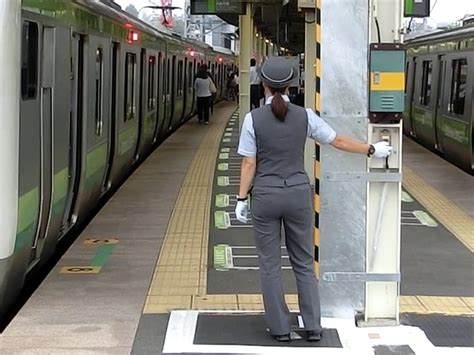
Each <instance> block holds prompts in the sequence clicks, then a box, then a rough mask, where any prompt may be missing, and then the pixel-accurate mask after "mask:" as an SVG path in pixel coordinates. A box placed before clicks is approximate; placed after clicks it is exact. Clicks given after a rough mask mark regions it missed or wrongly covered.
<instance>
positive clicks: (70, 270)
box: [59, 266, 102, 274]
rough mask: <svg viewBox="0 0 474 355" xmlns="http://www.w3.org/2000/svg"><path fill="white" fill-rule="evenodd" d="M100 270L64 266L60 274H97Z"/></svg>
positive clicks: (91, 267)
mask: <svg viewBox="0 0 474 355" xmlns="http://www.w3.org/2000/svg"><path fill="white" fill-rule="evenodd" d="M101 269H102V268H101V267H99V266H64V267H62V268H61V269H60V270H59V273H60V274H98V273H99V272H100V270H101Z"/></svg>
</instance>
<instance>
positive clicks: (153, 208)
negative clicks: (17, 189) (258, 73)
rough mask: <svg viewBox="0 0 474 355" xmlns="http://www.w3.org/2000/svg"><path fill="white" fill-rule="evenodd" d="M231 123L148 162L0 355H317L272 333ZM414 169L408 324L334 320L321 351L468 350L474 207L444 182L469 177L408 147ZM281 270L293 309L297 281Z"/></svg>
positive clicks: (37, 296)
mask: <svg viewBox="0 0 474 355" xmlns="http://www.w3.org/2000/svg"><path fill="white" fill-rule="evenodd" d="M234 112H235V107H234V106H229V105H225V104H219V105H217V106H216V108H215V113H214V116H213V118H212V120H211V124H210V125H209V126H201V125H198V124H197V123H196V121H195V120H192V121H190V122H189V123H187V124H186V125H184V126H183V127H182V128H180V129H179V131H178V132H177V133H175V134H174V135H173V136H172V137H170V138H169V139H168V140H167V141H166V142H165V143H164V144H163V145H161V146H160V147H159V148H158V149H157V150H156V151H155V152H154V153H153V154H152V155H151V156H150V157H149V158H148V159H147V161H146V162H145V163H143V164H142V166H141V167H140V168H139V169H138V170H137V171H136V172H135V173H134V174H133V176H132V177H130V178H129V180H127V182H126V183H125V184H124V185H123V186H122V188H121V189H120V190H119V191H118V192H117V193H116V194H115V195H114V196H113V198H111V200H110V201H109V202H108V203H107V204H106V206H105V207H104V208H103V209H102V210H101V211H100V212H99V214H98V215H97V216H96V217H95V218H94V220H93V221H92V222H91V224H90V225H89V226H88V227H87V228H86V229H85V230H84V232H83V233H82V234H81V236H80V237H79V238H78V239H77V240H76V242H75V243H74V245H73V246H72V247H71V248H70V249H69V250H68V252H67V253H66V254H65V255H64V257H63V258H62V259H61V261H60V262H59V263H58V265H57V266H56V267H55V268H54V269H53V270H52V272H51V273H50V274H49V275H48V277H47V278H46V280H45V281H44V282H43V284H42V285H41V286H40V287H39V288H38V290H37V291H36V292H35V293H34V295H33V296H32V297H31V299H30V300H29V301H28V302H27V303H26V305H25V306H24V307H23V308H22V310H21V311H20V312H19V314H18V315H17V316H16V318H15V319H14V320H13V321H12V322H11V324H10V325H9V326H8V327H7V328H6V330H5V331H4V332H3V334H1V335H0V353H2V354H130V353H134V354H161V353H201V354H202V353H205V354H210V353H222V354H224V353H225V354H232V353H245V354H251V353H272V354H280V353H281V354H289V353H291V354H299V353H301V354H304V353H314V349H313V350H312V348H308V343H307V342H305V341H303V340H300V341H298V340H297V341H294V342H292V343H291V345H290V347H291V349H289V348H288V347H281V346H279V345H281V344H278V343H274V342H273V341H272V340H271V339H270V338H268V336H267V335H266V334H265V333H264V331H263V329H262V328H263V326H262V317H261V314H262V313H261V311H262V309H263V307H262V298H261V295H260V286H259V279H258V269H257V264H256V258H255V256H256V254H255V250H254V248H253V241H252V230H251V224H250V223H249V224H248V225H247V226H242V225H237V224H236V223H235V222H234V220H233V215H232V214H233V205H234V204H235V201H234V200H233V197H232V196H234V195H235V192H236V189H237V184H238V170H239V159H238V157H237V156H236V155H235V146H236V143H237V139H238V118H237V115H236V114H235V113H234ZM404 158H405V161H406V165H405V166H404V189H405V192H404V202H403V204H402V210H403V217H404V218H403V219H402V284H401V287H402V288H401V289H402V295H403V296H402V297H401V312H402V323H403V325H401V326H397V327H385V328H356V327H355V326H354V322H353V320H347V319H346V320H344V319H326V318H325V319H323V325H324V326H325V327H326V328H327V336H325V341H324V342H321V343H319V344H316V345H315V346H318V348H319V349H318V354H339V353H341V354H378V355H382V354H440V355H441V354H464V353H465V354H467V353H468V352H469V353H471V352H472V348H470V347H474V342H473V337H472V336H470V335H472V334H473V333H474V278H473V274H474V273H473V266H474V258H473V241H472V239H473V236H472V231H473V230H474V219H473V217H472V213H471V212H472V211H471V210H470V209H469V206H470V204H471V203H472V201H469V196H462V194H461V193H460V192H459V190H460V189H462V187H461V188H460V187H459V186H457V184H455V183H450V184H446V185H437V184H441V181H445V180H449V179H454V180H453V181H458V180H456V179H462V181H463V184H464V186H466V184H469V183H471V184H472V177H470V176H465V175H467V174H465V173H463V174H465V175H462V174H461V175H459V177H451V176H452V175H449V173H448V172H447V171H448V170H447V168H446V169H444V168H443V169H442V170H443V174H446V175H445V177H442V178H436V177H435V174H437V172H436V169H435V168H436V167H437V166H438V165H439V164H440V162H439V161H437V159H438V157H436V156H434V155H433V154H431V153H430V152H427V151H424V150H423V149H422V148H419V147H418V146H417V145H415V144H413V143H412V142H411V141H407V140H405V149H404ZM427 166H431V167H432V169H433V170H432V171H431V172H430V173H427V171H429V170H428V169H427ZM454 169H456V170H457V168H454ZM453 174H454V173H453ZM456 174H457V172H456ZM469 188H471V187H467V189H469ZM456 189H457V191H456ZM469 191H470V190H469ZM466 195H467V194H466ZM472 196H474V194H472V195H470V197H471V198H472ZM466 197H467V198H466ZM99 259H100V260H101V263H100V265H101V266H97V265H98V263H97V260H99ZM284 266H288V265H287V264H286V263H284ZM284 272H285V283H286V286H287V288H286V290H287V292H288V295H287V301H288V303H289V307H290V308H291V309H292V310H293V311H297V310H298V304H297V297H296V295H295V287H294V280H293V277H292V275H291V270H289V269H287V270H285V271H284ZM443 327H444V328H443ZM446 329H447V330H448V333H446ZM446 334H449V335H446ZM300 335H301V334H300ZM293 336H294V337H295V338H297V337H298V336H299V335H298V333H294V334H293Z"/></svg>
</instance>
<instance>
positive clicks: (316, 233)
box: [314, 0, 321, 277]
mask: <svg viewBox="0 0 474 355" xmlns="http://www.w3.org/2000/svg"><path fill="white" fill-rule="evenodd" d="M316 113H317V114H318V115H320V114H321V0H316ZM320 177H321V147H320V145H319V144H318V143H316V148H315V160H314V270H315V272H316V275H317V276H318V277H319V271H320V267H319V246H320V241H321V238H320V232H319V213H320V208H321V200H320V195H319V193H320V191H319V189H320V186H319V184H320V181H319V179H320Z"/></svg>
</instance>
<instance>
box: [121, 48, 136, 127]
mask: <svg viewBox="0 0 474 355" xmlns="http://www.w3.org/2000/svg"><path fill="white" fill-rule="evenodd" d="M136 67H137V55H136V54H135V53H127V54H126V56H125V100H124V102H125V114H124V120H125V121H129V120H131V119H133V118H134V117H135V112H136V106H135V79H136Z"/></svg>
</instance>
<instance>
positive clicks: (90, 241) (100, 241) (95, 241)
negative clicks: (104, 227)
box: [84, 238, 118, 245]
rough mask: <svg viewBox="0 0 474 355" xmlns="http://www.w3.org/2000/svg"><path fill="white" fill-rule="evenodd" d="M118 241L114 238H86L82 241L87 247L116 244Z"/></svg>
mask: <svg viewBox="0 0 474 355" xmlns="http://www.w3.org/2000/svg"><path fill="white" fill-rule="evenodd" d="M117 243H118V239H116V238H108V239H94V238H87V239H86V240H84V244H86V245H89V244H92V245H98V244H117Z"/></svg>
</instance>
